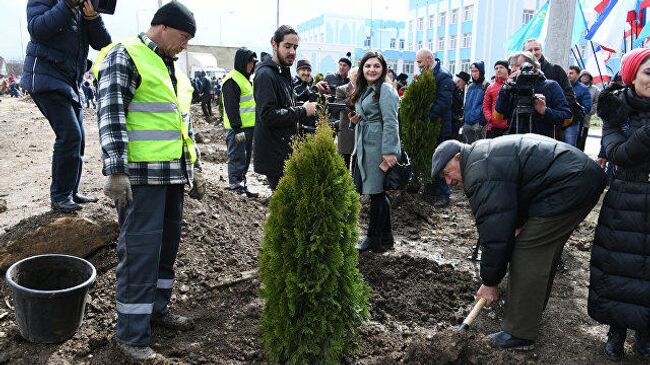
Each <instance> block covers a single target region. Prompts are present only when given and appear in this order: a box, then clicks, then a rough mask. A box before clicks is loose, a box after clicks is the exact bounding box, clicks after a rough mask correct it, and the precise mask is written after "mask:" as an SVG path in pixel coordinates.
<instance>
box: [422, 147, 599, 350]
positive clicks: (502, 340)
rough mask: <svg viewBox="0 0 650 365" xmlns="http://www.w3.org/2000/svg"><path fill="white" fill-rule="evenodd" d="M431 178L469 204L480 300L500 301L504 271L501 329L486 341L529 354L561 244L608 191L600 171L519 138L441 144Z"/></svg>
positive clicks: (563, 151) (579, 156) (567, 151)
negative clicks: (478, 262) (442, 181)
mask: <svg viewBox="0 0 650 365" xmlns="http://www.w3.org/2000/svg"><path fill="white" fill-rule="evenodd" d="M431 173H432V176H434V177H436V176H439V175H440V176H442V177H444V178H445V180H446V181H447V183H448V184H450V185H456V186H458V187H460V188H463V189H464V191H465V194H466V195H467V198H468V199H469V202H470V206H471V208H472V213H473V214H474V216H475V219H476V224H477V230H478V233H479V242H480V243H481V246H482V250H483V252H482V256H481V279H482V281H483V285H481V287H480V289H479V290H478V292H477V293H476V297H477V299H480V298H485V299H486V301H487V303H486V304H487V305H490V304H491V303H492V302H493V301H495V300H497V299H498V297H499V291H498V285H499V283H500V282H501V280H502V279H503V277H504V276H505V275H506V271H508V273H509V280H508V289H507V290H508V294H507V298H508V300H507V302H506V308H505V313H504V315H503V324H502V329H503V330H502V331H501V332H497V333H493V334H491V335H490V339H491V340H492V341H493V342H495V343H496V344H497V345H499V346H501V347H502V348H507V349H518V350H532V349H533V348H534V344H535V338H536V337H537V332H538V330H539V326H540V320H541V317H542V312H543V311H544V307H545V306H546V302H547V301H548V297H549V294H550V292H551V286H552V284H553V277H554V274H555V268H556V266H557V261H558V260H559V258H560V255H561V254H562V249H563V248H564V244H565V243H566V241H567V240H568V239H569V236H570V235H571V233H572V232H573V230H574V229H575V228H576V227H577V226H578V224H580V222H582V220H583V219H584V218H585V217H586V216H587V214H589V212H590V211H591V209H592V208H593V207H594V205H596V203H597V202H598V199H599V198H600V194H601V193H602V191H603V189H604V187H605V176H604V174H603V171H602V169H601V168H600V167H599V166H598V164H596V162H595V161H593V160H591V159H590V158H589V157H588V156H587V155H585V154H584V153H582V152H581V151H580V150H578V149H577V148H575V147H573V146H570V145H568V144H566V143H562V142H558V141H555V140H553V139H551V138H548V137H545V136H541V135H538V134H517V135H508V136H503V137H499V138H495V139H483V140H479V141H477V142H475V143H474V144H472V145H468V144H464V143H460V142H458V141H455V140H449V141H445V142H443V143H441V144H440V145H439V146H438V148H436V151H435V152H434V154H433V163H432V171H431Z"/></svg>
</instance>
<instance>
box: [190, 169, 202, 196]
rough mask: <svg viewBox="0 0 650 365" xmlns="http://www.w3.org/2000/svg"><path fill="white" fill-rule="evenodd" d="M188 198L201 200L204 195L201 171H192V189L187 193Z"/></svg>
mask: <svg viewBox="0 0 650 365" xmlns="http://www.w3.org/2000/svg"><path fill="white" fill-rule="evenodd" d="M188 195H189V196H190V198H192V199H196V200H201V199H203V196H204V195H205V178H204V177H203V173H202V172H201V170H194V180H192V189H190V192H189V193H188Z"/></svg>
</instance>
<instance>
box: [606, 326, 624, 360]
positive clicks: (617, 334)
mask: <svg viewBox="0 0 650 365" xmlns="http://www.w3.org/2000/svg"><path fill="white" fill-rule="evenodd" d="M626 335H627V329H626V328H625V327H618V326H614V325H610V326H609V331H608V332H607V343H606V344H605V355H606V356H607V358H608V359H610V360H612V361H620V360H621V359H623V355H624V354H625V348H624V345H625V336H626Z"/></svg>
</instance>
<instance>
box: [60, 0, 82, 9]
mask: <svg viewBox="0 0 650 365" xmlns="http://www.w3.org/2000/svg"><path fill="white" fill-rule="evenodd" d="M63 1H64V2H65V4H66V5H68V7H69V8H70V9H72V10H74V9H76V8H78V7H79V5H81V3H83V2H84V1H85V0H63Z"/></svg>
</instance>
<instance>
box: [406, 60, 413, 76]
mask: <svg viewBox="0 0 650 365" xmlns="http://www.w3.org/2000/svg"><path fill="white" fill-rule="evenodd" d="M413 70H415V67H414V66H413V62H404V73H407V74H413Z"/></svg>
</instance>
